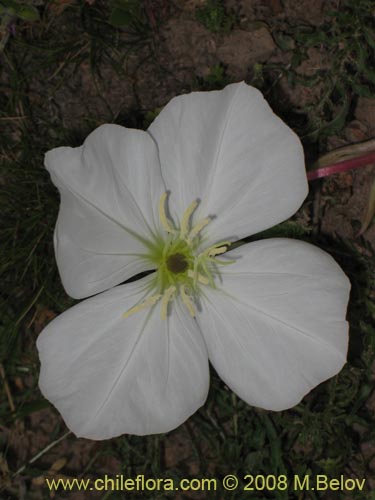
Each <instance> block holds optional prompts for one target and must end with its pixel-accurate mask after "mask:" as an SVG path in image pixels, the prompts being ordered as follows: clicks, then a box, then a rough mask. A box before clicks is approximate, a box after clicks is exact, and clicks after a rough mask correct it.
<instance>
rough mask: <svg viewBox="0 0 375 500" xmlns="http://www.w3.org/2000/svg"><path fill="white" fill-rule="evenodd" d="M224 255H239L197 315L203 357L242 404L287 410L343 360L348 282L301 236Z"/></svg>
mask: <svg viewBox="0 0 375 500" xmlns="http://www.w3.org/2000/svg"><path fill="white" fill-rule="evenodd" d="M227 255H228V257H233V256H238V257H240V258H239V259H238V260H237V262H236V263H234V264H232V265H228V266H227V267H226V268H225V270H224V272H223V273H222V280H223V281H222V284H221V285H220V288H221V289H222V290H223V291H222V292H220V291H214V290H211V291H209V292H208V293H207V298H206V299H203V300H202V312H201V315H200V317H199V324H200V327H201V330H202V333H203V336H204V338H205V340H206V344H207V347H208V352H209V359H210V361H211V362H212V364H213V366H214V367H215V369H216V370H217V372H218V374H219V375H220V377H221V378H222V379H223V380H224V381H225V383H226V384H227V385H228V386H229V387H231V388H232V389H233V391H234V392H236V393H237V394H238V395H239V396H240V397H241V398H242V399H243V400H245V401H246V402H247V403H249V404H251V405H254V406H258V407H261V408H265V409H269V410H283V409H286V408H290V407H292V406H294V405H296V404H297V403H298V402H299V401H300V400H301V398H302V397H303V396H304V395H305V394H307V393H308V392H309V391H310V390H311V389H312V388H313V387H315V386H316V385H317V384H319V383H320V382H322V381H324V380H326V379H327V378H329V377H331V376H333V375H335V374H336V373H337V372H338V371H339V370H340V369H341V368H342V366H343V364H344V363H345V359H346V352H347V345H348V324H347V322H346V321H345V314H346V307H347V302H348V296H349V290H350V283H349V280H348V278H347V277H346V275H345V274H344V273H343V271H342V270H341V269H340V267H339V266H338V265H337V264H336V262H335V261H334V260H333V259H332V257H330V256H329V255H328V254H326V253H325V252H323V251H322V250H320V249H319V248H317V247H314V246H312V245H309V244H307V243H303V242H299V241H293V240H287V239H282V238H280V239H270V240H266V241H259V242H256V243H250V244H248V245H244V246H241V247H239V248H238V249H237V250H233V251H231V252H228V254H227Z"/></svg>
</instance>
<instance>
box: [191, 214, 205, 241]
mask: <svg viewBox="0 0 375 500" xmlns="http://www.w3.org/2000/svg"><path fill="white" fill-rule="evenodd" d="M210 222H211V217H205V218H204V219H201V220H200V221H199V222H197V224H195V226H194V227H193V229H192V230H191V231H190V233H189V234H188V237H187V241H188V243H191V242H192V241H193V240H194V238H195V237H196V236H197V235H198V234H199V233H200V232H201V231H202V229H203V228H204V227H206V226H207V224H209V223H210Z"/></svg>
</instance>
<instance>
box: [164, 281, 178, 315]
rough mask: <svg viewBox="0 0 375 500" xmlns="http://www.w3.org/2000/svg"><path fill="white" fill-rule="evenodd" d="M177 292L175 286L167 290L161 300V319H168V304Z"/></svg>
mask: <svg viewBox="0 0 375 500" xmlns="http://www.w3.org/2000/svg"><path fill="white" fill-rule="evenodd" d="M175 291H176V287H175V286H170V287H169V288H167V289H166V291H165V292H164V294H163V297H162V299H161V319H163V320H164V319H167V314H168V304H169V301H170V300H171V299H172V297H173V295H174V293H175Z"/></svg>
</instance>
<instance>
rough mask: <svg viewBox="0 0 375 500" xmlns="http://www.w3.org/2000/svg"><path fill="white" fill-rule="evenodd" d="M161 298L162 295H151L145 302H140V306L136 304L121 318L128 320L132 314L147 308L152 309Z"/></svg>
mask: <svg viewBox="0 0 375 500" xmlns="http://www.w3.org/2000/svg"><path fill="white" fill-rule="evenodd" d="M161 297H162V295H160V294H157V295H151V297H148V298H147V299H146V300H144V301H143V302H141V303H140V304H137V305H136V306H134V307H132V308H130V309H129V310H128V311H126V312H125V313H124V314H123V315H122V317H123V318H128V317H129V316H131V315H132V314H134V313H136V312H138V311H142V309H146V308H147V307H152V306H153V305H155V304H156V302H157V301H158V300H159V299H160V298H161Z"/></svg>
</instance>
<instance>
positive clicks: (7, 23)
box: [0, 0, 39, 52]
mask: <svg viewBox="0 0 375 500" xmlns="http://www.w3.org/2000/svg"><path fill="white" fill-rule="evenodd" d="M33 4H35V2H32V1H29V2H20V1H16V0H1V2H0V37H1V40H0V52H1V51H2V50H4V47H5V45H6V43H7V41H8V38H9V33H10V31H11V27H12V24H13V23H14V22H15V21H16V20H17V19H21V20H23V21H37V20H38V19H39V12H38V9H37V8H36V7H35V6H34V5H33Z"/></svg>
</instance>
